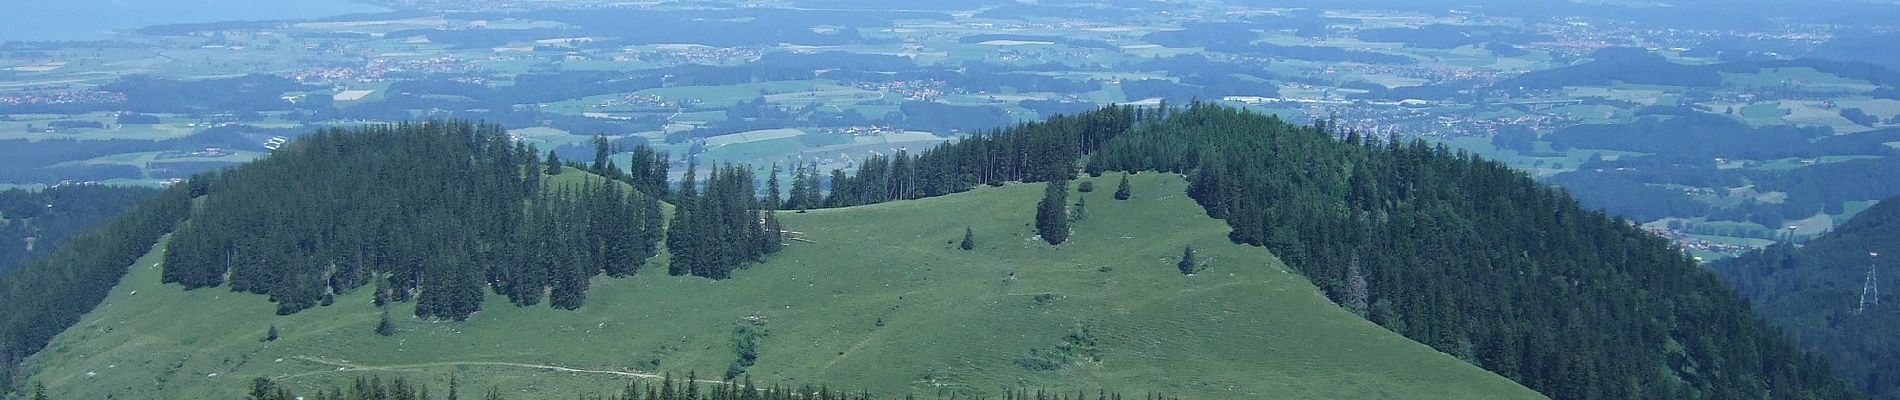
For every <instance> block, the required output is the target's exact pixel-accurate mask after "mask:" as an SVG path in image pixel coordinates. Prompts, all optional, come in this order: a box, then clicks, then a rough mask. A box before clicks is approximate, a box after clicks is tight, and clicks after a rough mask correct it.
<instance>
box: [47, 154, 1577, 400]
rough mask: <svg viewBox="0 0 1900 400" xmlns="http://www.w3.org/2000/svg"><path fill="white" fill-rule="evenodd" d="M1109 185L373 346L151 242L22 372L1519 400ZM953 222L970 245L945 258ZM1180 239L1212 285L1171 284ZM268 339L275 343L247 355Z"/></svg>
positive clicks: (518, 387)
mask: <svg viewBox="0 0 1900 400" xmlns="http://www.w3.org/2000/svg"><path fill="white" fill-rule="evenodd" d="M1115 178H1117V177H1116V176H1114V175H1110V176H1105V177H1103V178H1098V179H1097V182H1096V184H1095V186H1096V187H1097V189H1098V190H1096V191H1095V192H1093V193H1086V194H1081V195H1080V196H1081V197H1084V198H1086V199H1087V202H1088V206H1087V215H1088V217H1087V219H1086V220H1083V221H1081V222H1080V223H1078V224H1077V225H1076V226H1075V235H1074V237H1073V238H1072V239H1071V240H1070V241H1069V242H1068V243H1066V244H1063V245H1062V246H1059V247H1050V246H1047V245H1045V244H1042V243H1041V242H1040V241H1037V240H1034V239H1032V238H1031V235H1033V233H1032V232H1033V227H1032V226H1031V221H1032V216H1033V207H1034V204H1035V202H1036V201H1037V200H1038V199H1039V198H1040V195H1041V192H1042V187H1041V186H1040V185H1014V186H1007V187H1001V188H982V189H978V190H976V191H973V192H971V193H964V194H958V195H951V196H945V197H940V198H933V199H925V200H918V201H908V202H897V203H887V204H879V205H872V206H864V207H855V208H848V209H835V210H821V211H813V212H810V213H805V214H794V213H785V214H781V218H783V220H784V222H785V225H786V226H787V229H789V230H792V231H797V232H800V233H799V234H795V235H793V236H795V237H797V238H800V239H802V240H800V241H793V242H791V244H790V245H789V247H788V248H787V249H786V250H785V251H784V252H782V253H780V254H778V255H775V256H773V257H772V259H771V260H770V261H769V262H767V263H764V264H760V265H754V266H752V267H751V269H749V270H744V271H741V272H739V273H738V275H737V277H736V278H735V279H732V280H728V281H718V282H715V281H710V280H705V279H698V278H689V277H669V276H666V275H665V273H664V266H663V265H661V264H659V263H658V262H657V261H656V262H655V263H654V264H650V265H648V266H647V268H646V269H644V270H643V271H642V272H641V273H640V274H639V275H638V276H636V277H634V278H629V279H608V278H596V279H595V281H594V285H593V288H592V290H590V291H589V292H588V299H587V306H586V307H584V308H582V309H581V310H577V311H572V312H569V311H557V310H552V309H548V308H546V307H545V306H542V307H534V308H518V307H514V306H511V305H509V304H508V303H507V301H506V299H504V298H500V297H491V298H490V299H489V301H488V302H487V303H486V304H485V307H486V310H484V311H482V312H480V313H478V314H476V315H475V317H474V318H472V319H471V320H470V321H468V322H465V323H452V322H429V321H420V320H414V319H411V318H399V322H398V329H399V331H400V333H398V334H397V335H395V336H393V337H380V336H376V335H375V334H374V333H372V330H373V327H374V326H375V324H376V321H377V317H378V312H377V311H376V309H375V308H374V307H372V306H370V305H369V303H370V299H369V293H368V291H366V290H365V291H359V292H358V293H352V294H349V295H346V296H341V297H339V298H338V302H337V304H336V305H334V306H329V307H319V308H315V309H311V310H308V311H305V312H302V313H299V314H296V315H292V316H283V317H279V316H275V315H273V313H272V311H273V310H274V309H275V308H274V306H273V305H272V304H270V303H267V302H265V300H264V299H263V298H262V297H261V296H257V295H250V294H239V293H232V292H229V291H226V290H225V289H222V288H217V289H206V290H197V291H190V292H186V291H183V290H180V289H179V288H178V287H176V286H171V287H166V286H161V285H159V284H158V279H159V269H158V267H157V263H158V261H159V260H160V259H161V258H162V257H160V256H159V255H160V254H161V252H162V251H163V248H164V244H163V243H161V244H160V246H159V248H158V249H156V250H155V251H154V252H153V254H152V255H149V256H147V257H145V258H144V259H142V260H140V261H139V262H138V264H137V265H135V266H134V267H133V268H132V272H131V274H129V275H127V277H126V278H125V280H124V281H123V282H121V284H120V286H119V287H118V288H117V289H116V290H114V292H113V293H112V295H111V296H110V297H109V298H108V299H107V300H106V302H105V303H104V304H103V305H101V306H100V307H99V308H98V310H96V311H94V312H93V313H91V314H88V315H87V316H86V317H85V319H84V320H83V321H81V322H80V323H79V324H78V325H76V326H74V327H73V328H72V329H70V330H68V331H67V332H65V333H63V334H62V335H61V336H60V337H59V338H57V339H56V340H55V341H54V343H53V344H52V345H51V346H49V347H48V348H47V349H46V350H45V351H44V352H42V353H41V354H39V355H38V356H36V357H35V358H34V359H33V360H30V362H29V363H28V367H27V368H28V372H29V373H31V374H33V376H34V377H35V379H38V380H42V381H44V382H45V383H46V384H47V385H48V386H49V387H50V388H51V389H53V390H52V391H53V392H54V394H56V395H57V396H58V397H59V398H87V399H103V398H140V399H143V398H231V397H235V396H237V395H239V393H238V392H239V390H240V389H241V388H242V386H243V383H244V382H245V381H246V380H248V379H250V378H252V377H257V376H267V377H273V378H277V379H279V380H281V381H282V382H284V383H286V384H289V385H291V386H292V387H294V388H298V389H302V390H305V391H308V390H311V389H314V388H316V387H319V386H324V385H330V384H341V383H342V382H344V381H346V380H348V379H352V378H354V377H356V376H359V375H363V374H366V373H370V372H376V373H380V374H382V375H383V376H392V375H402V376H408V377H411V378H413V379H421V380H426V381H428V382H433V385H434V386H436V390H437V391H438V392H440V391H441V390H442V389H443V387H442V386H443V385H444V384H445V382H446V380H447V379H448V377H449V376H450V375H451V374H454V375H456V376H459V377H460V378H461V379H462V380H463V382H476V383H479V384H480V385H481V386H487V385H500V386H501V387H503V388H506V389H508V390H507V392H509V393H513V394H515V396H514V397H516V398H548V397H552V396H554V395H557V394H558V395H565V396H568V397H571V396H572V394H574V393H595V392H604V391H606V390H608V389H609V388H612V387H616V386H619V385H622V384H623V382H624V381H623V380H624V379H630V377H629V376H627V375H626V374H627V373H633V372H636V371H637V372H639V373H646V372H657V371H670V372H673V373H675V374H684V373H685V372H686V371H699V373H700V376H701V377H702V378H704V377H713V376H716V375H719V374H720V373H721V372H723V371H725V369H726V367H727V365H728V364H729V363H730V362H731V361H732V360H733V359H734V357H735V355H734V354H735V352H734V350H733V344H732V343H733V331H734V328H735V327H736V326H739V325H740V324H753V323H755V322H752V321H754V320H756V321H759V322H756V323H758V324H762V325H763V326H764V327H765V330H766V331H767V332H768V334H767V335H766V336H765V337H763V339H762V341H761V342H760V350H759V358H758V364H757V365H756V366H753V367H752V368H751V372H752V376H753V377H754V378H755V379H758V380H761V381H767V382H779V383H793V384H803V383H812V384H820V383H827V384H830V385H833V386H837V387H846V388H850V389H852V390H857V389H868V390H870V391H872V392H875V393H885V394H897V393H916V394H921V395H930V394H935V393H938V392H940V391H959V392H964V393H987V394H994V393H996V392H997V391H998V390H1000V389H1003V388H1010V387H1028V388H1051V389H1069V390H1074V389H1087V390H1090V391H1093V390H1094V389H1095V388H1098V387H1100V385H1103V384H1106V385H1108V389H1111V390H1121V391H1124V392H1127V393H1130V394H1137V395H1138V394H1139V393H1142V392H1145V391H1149V390H1161V391H1166V392H1168V393H1171V394H1178V395H1185V396H1191V397H1193V398H1260V397H1267V396H1272V397H1284V398H1461V399H1485V398H1539V397H1541V396H1539V395H1538V394H1536V393H1534V392H1531V391H1529V390H1528V389H1525V388H1524V387H1522V386H1520V385H1517V384H1516V383H1513V382H1511V381H1509V380H1506V379H1504V378H1502V377H1499V376H1497V375H1495V374H1492V373H1490V372H1486V371H1483V370H1481V369H1479V368H1477V367H1474V366H1471V365H1469V364H1466V363H1464V362H1461V361H1459V360H1457V359H1454V358H1452V357H1450V356H1447V355H1444V354H1442V353H1438V352H1436V351H1433V350H1431V349H1430V348H1427V347H1426V346H1423V345H1420V344H1418V343H1415V342H1412V341H1410V340H1407V339H1405V338H1404V337H1401V336H1399V335H1396V334H1393V333H1390V332H1388V331H1385V330H1383V329H1381V328H1379V327H1377V326H1375V325H1373V324H1371V323H1369V322H1366V321H1364V320H1362V319H1360V318H1358V317H1355V316H1353V315H1351V314H1349V313H1347V312H1346V311H1344V310H1343V309H1341V308H1339V307H1336V306H1334V305H1333V304H1331V303H1329V302H1327V301H1326V300H1325V298H1323V297H1322V296H1320V295H1319V294H1318V293H1316V289H1315V287H1314V286H1313V285H1312V284H1310V283H1309V282H1308V281H1307V280H1305V279H1304V278H1303V277H1301V276H1298V275H1295V274H1293V273H1290V272H1288V270H1287V269H1286V268H1285V267H1284V266H1282V265H1281V264H1280V263H1279V261H1278V260H1275V259H1274V258H1272V256H1271V255H1270V254H1269V253H1268V252H1266V251H1262V250H1260V249H1257V248H1249V247H1242V246H1238V245H1234V244H1230V243H1229V242H1228V241H1227V240H1226V238H1225V233H1226V231H1227V228H1226V227H1225V226H1224V225H1223V224H1222V223H1221V222H1220V221H1217V220H1214V219H1210V218H1208V217H1206V216H1205V214H1203V213H1202V211H1201V209H1200V207H1198V206H1196V205H1195V204H1194V203H1193V201H1192V200H1190V199H1188V198H1187V196H1186V195H1185V194H1183V189H1184V187H1185V185H1186V184H1185V182H1184V181H1183V180H1182V179H1181V178H1180V177H1179V176H1175V175H1163V174H1152V173H1151V174H1141V175H1137V176H1135V179H1134V181H1133V183H1134V193H1135V199H1133V200H1130V201H1126V202H1118V201H1115V200H1113V199H1112V198H1111V197H1110V195H1111V193H1112V192H1113V188H1114V183H1115V180H1114V179H1115ZM1103 189H1106V190H1103ZM965 226H969V227H972V228H973V229H974V230H975V232H976V240H977V248H976V250H974V251H968V252H965V251H962V250H959V249H957V248H956V243H955V242H956V241H957V240H958V239H960V238H961V237H962V234H963V228H964V227H965ZM1186 245H1193V246H1194V248H1196V249H1197V252H1198V253H1199V254H1198V256H1199V258H1200V259H1201V260H1209V263H1208V266H1209V267H1210V269H1208V270H1206V271H1204V272H1202V273H1200V274H1197V275H1195V276H1191V277H1188V276H1183V275H1181V274H1180V272H1178V271H1177V270H1176V269H1175V266H1174V263H1175V261H1176V259H1177V257H1178V256H1179V254H1180V252H1181V248H1182V247H1183V246H1186ZM1012 274H1013V275H1012ZM1012 276H1013V278H1012ZM410 311H412V310H411V309H410V307H409V305H407V304H398V305H396V306H395V307H394V313H395V314H396V315H398V316H406V315H410ZM273 323H274V324H276V325H277V326H278V327H279V328H280V330H281V331H282V339H280V340H278V341H275V342H269V343H265V342H261V341H260V339H261V338H263V337H264V335H265V331H266V330H267V329H268V328H269V326H270V325H271V324H273ZM1084 331H1086V333H1082V332H1084ZM1072 333H1075V334H1079V336H1084V337H1088V338H1090V339H1093V340H1094V341H1095V343H1096V345H1095V351H1094V354H1095V357H1094V358H1096V359H1098V360H1091V359H1089V358H1090V357H1086V356H1083V355H1082V354H1083V353H1084V352H1082V351H1075V352H1074V353H1075V354H1076V356H1075V357H1071V361H1070V362H1068V363H1066V364H1061V365H1060V368H1057V369H1055V370H1053V371H1031V370H1029V369H1025V367H1023V366H1022V365H1021V364H1023V363H1022V362H1020V361H1021V360H1023V359H1026V358H1032V353H1034V352H1036V351H1040V352H1042V353H1047V352H1050V351H1053V350H1054V349H1056V348H1057V347H1058V345H1059V344H1061V343H1063V342H1064V338H1065V337H1066V336H1069V335H1071V334H1072ZM1032 349H1037V350H1032ZM1044 358H1045V359H1047V358H1051V357H1044ZM548 367H561V368H569V369H568V370H558V369H552V368H548ZM580 370H587V371H580Z"/></svg>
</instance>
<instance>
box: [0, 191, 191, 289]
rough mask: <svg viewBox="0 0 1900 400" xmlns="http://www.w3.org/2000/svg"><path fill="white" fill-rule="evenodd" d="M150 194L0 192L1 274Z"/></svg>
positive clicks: (36, 256) (96, 224)
mask: <svg viewBox="0 0 1900 400" xmlns="http://www.w3.org/2000/svg"><path fill="white" fill-rule="evenodd" d="M155 193H158V191H157V190H154V189H150V188H142V187H120V186H104V185H68V186H56V187H51V188H46V189H45V190H40V191H27V190H19V189H12V190H7V191H4V192H0V274H6V273H7V271H11V270H13V269H14V268H16V267H19V266H20V265H22V264H26V263H27V262H28V261H31V260H33V259H34V258H38V257H40V256H43V255H46V254H47V253H50V252H52V250H53V249H54V248H57V247H59V244H60V243H65V242H66V240H67V239H71V238H73V237H74V236H77V235H79V234H81V233H85V232H86V231H89V230H92V228H93V227H96V226H99V224H101V223H104V222H105V221H106V220H108V219H111V218H112V216H115V215H118V214H119V212H122V211H125V209H127V208H130V207H132V206H135V205H138V204H139V203H141V202H144V201H145V200H146V199H148V198H151V196H152V195H153V194H155Z"/></svg>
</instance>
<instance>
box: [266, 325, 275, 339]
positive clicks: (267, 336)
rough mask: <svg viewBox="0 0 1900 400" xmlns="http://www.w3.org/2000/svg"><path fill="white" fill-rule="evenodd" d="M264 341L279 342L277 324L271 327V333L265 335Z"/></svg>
mask: <svg viewBox="0 0 1900 400" xmlns="http://www.w3.org/2000/svg"><path fill="white" fill-rule="evenodd" d="M264 341H266V342H275V341H277V324H271V325H270V332H268V333H265V334H264Z"/></svg>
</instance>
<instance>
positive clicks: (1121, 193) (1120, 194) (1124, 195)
mask: <svg viewBox="0 0 1900 400" xmlns="http://www.w3.org/2000/svg"><path fill="white" fill-rule="evenodd" d="M1128 196H1129V193H1128V174H1122V183H1121V184H1120V185H1116V186H1115V200H1128Z"/></svg>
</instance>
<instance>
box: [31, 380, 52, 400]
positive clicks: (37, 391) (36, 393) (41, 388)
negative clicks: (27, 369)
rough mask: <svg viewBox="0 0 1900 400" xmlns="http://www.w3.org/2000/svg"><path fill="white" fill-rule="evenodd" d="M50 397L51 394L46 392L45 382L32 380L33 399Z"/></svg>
mask: <svg viewBox="0 0 1900 400" xmlns="http://www.w3.org/2000/svg"><path fill="white" fill-rule="evenodd" d="M52 398H53V397H52V396H51V395H48V394H46V382H33V400H51V399H52Z"/></svg>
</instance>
